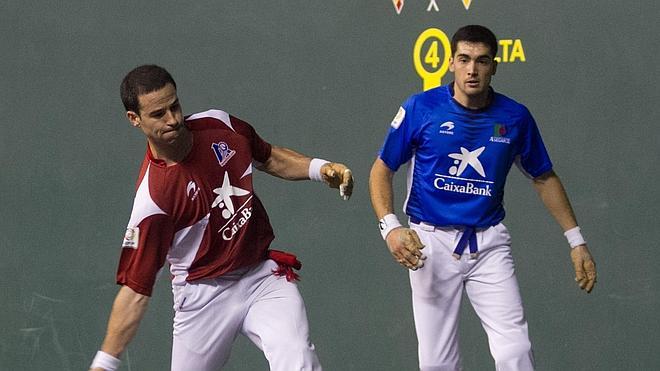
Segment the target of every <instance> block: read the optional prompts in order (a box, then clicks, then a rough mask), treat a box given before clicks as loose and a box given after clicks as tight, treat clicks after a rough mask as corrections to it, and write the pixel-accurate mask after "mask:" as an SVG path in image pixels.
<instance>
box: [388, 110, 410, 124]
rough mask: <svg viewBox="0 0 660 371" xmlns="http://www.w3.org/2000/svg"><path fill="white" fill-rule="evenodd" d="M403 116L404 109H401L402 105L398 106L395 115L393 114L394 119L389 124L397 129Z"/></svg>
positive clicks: (404, 114)
mask: <svg viewBox="0 0 660 371" xmlns="http://www.w3.org/2000/svg"><path fill="white" fill-rule="evenodd" d="M405 117H406V110H405V109H403V107H399V112H397V113H396V116H394V120H392V123H391V124H390V126H392V127H393V128H394V129H398V128H399V126H401V123H402V122H403V119H404V118H405Z"/></svg>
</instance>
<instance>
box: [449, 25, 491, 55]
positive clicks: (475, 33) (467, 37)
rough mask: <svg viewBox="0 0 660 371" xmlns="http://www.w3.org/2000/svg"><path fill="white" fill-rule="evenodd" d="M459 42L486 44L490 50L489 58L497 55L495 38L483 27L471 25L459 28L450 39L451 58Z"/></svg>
mask: <svg viewBox="0 0 660 371" xmlns="http://www.w3.org/2000/svg"><path fill="white" fill-rule="evenodd" d="M460 41H467V42H470V43H483V44H486V46H488V48H489V49H490V55H491V57H493V58H495V56H496V55H497V38H496V37H495V34H494V33H493V32H492V31H491V30H489V29H488V28H486V27H484V26H480V25H476V24H473V25H468V26H463V27H461V28H459V29H458V31H456V33H455V34H454V36H452V38H451V50H452V56H453V55H454V53H456V47H457V46H458V43H459V42H460Z"/></svg>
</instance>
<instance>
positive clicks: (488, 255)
mask: <svg viewBox="0 0 660 371" xmlns="http://www.w3.org/2000/svg"><path fill="white" fill-rule="evenodd" d="M411 228H412V229H413V230H415V231H416V232H417V234H418V235H419V238H420V239H421V241H422V243H423V244H424V245H425V246H426V247H425V248H424V249H423V250H422V252H423V253H424V254H425V255H426V257H427V259H426V261H425V263H424V267H423V268H421V269H419V270H417V271H410V284H411V287H412V298H413V300H412V301H413V312H414V317H415V329H416V331H417V340H418V342H419V348H418V352H419V368H420V370H422V371H456V370H461V369H462V368H461V357H460V352H459V349H458V320H459V311H460V306H461V297H462V293H463V288H465V292H466V293H467V296H468V298H469V300H470V302H471V303H472V306H473V308H474V310H475V312H476V313H477V315H478V316H479V319H480V320H481V324H482V326H483V328H484V330H485V331H486V334H487V335H488V344H489V347H490V353H491V355H492V356H493V358H494V360H495V367H496V370H498V371H528V370H533V369H534V359H533V355H532V349H531V343H530V341H529V336H528V333H527V321H526V320H525V315H524V313H523V308H522V301H521V299H520V290H519V288H518V281H517V280H516V276H515V274H514V264H513V257H512V256H511V247H510V244H511V237H510V236H509V232H508V231H507V229H506V227H505V226H504V225H503V224H498V225H496V226H493V227H490V228H488V229H483V230H479V229H478V230H477V233H476V236H477V243H478V246H479V255H478V257H477V258H476V259H471V258H470V253H469V251H468V249H465V252H464V254H463V256H461V259H460V260H457V259H455V258H454V257H453V256H452V253H453V251H454V248H455V247H456V244H457V243H458V240H459V239H460V237H461V234H462V232H461V230H458V229H455V228H437V227H433V226H431V225H428V224H425V223H421V224H411Z"/></svg>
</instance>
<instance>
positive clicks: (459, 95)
mask: <svg viewBox="0 0 660 371" xmlns="http://www.w3.org/2000/svg"><path fill="white" fill-rule="evenodd" d="M453 98H454V100H455V101H457V102H458V103H459V104H460V105H461V106H463V107H465V108H468V109H482V108H484V107H486V106H488V105H489V104H490V99H491V96H490V88H488V89H486V90H485V91H484V92H482V93H480V94H477V95H466V94H464V93H463V92H462V91H460V90H459V89H456V88H454V96H453Z"/></svg>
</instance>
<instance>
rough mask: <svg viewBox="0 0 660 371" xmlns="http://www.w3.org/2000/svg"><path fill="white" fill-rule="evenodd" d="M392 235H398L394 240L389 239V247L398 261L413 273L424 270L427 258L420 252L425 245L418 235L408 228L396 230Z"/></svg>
mask: <svg viewBox="0 0 660 371" xmlns="http://www.w3.org/2000/svg"><path fill="white" fill-rule="evenodd" d="M391 233H392V234H394V233H396V235H395V236H393V238H392V239H389V237H388V247H389V248H390V252H391V253H392V255H393V256H394V258H395V259H396V261H397V262H398V263H399V264H401V265H403V266H404V267H406V268H408V269H410V270H413V271H415V270H417V269H419V268H422V267H423V266H424V260H425V259H426V256H424V255H423V254H422V252H421V251H420V249H422V248H424V245H423V244H422V242H421V241H420V239H419V236H417V233H415V231H413V230H411V229H408V228H399V229H395V230H394V231H392V232H391Z"/></svg>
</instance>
